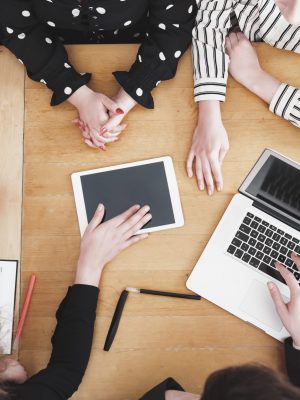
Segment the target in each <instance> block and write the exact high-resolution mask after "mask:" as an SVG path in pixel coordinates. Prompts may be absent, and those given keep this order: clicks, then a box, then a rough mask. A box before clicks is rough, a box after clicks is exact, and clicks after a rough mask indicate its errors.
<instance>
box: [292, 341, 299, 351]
mask: <svg viewBox="0 0 300 400" xmlns="http://www.w3.org/2000/svg"><path fill="white" fill-rule="evenodd" d="M293 347H294V349H295V350H300V346H296V345H295V343H294V342H293Z"/></svg>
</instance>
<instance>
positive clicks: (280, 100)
mask: <svg viewBox="0 0 300 400" xmlns="http://www.w3.org/2000/svg"><path fill="white" fill-rule="evenodd" d="M299 93H300V92H299V89H297V88H295V87H293V86H290V85H288V84H286V83H282V84H281V85H280V86H279V88H278V90H277V92H276V93H275V95H274V97H273V99H272V101H271V104H270V107H269V110H270V111H271V112H272V113H274V114H276V115H278V116H279V117H282V118H284V119H287V120H290V113H291V112H292V110H293V108H294V106H295V104H296V103H297V102H298V101H299V100H298V99H299V97H300V96H299Z"/></svg>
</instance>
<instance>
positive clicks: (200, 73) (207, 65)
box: [192, 0, 233, 101]
mask: <svg viewBox="0 0 300 400" xmlns="http://www.w3.org/2000/svg"><path fill="white" fill-rule="evenodd" d="M198 7H199V9H198V14H197V17H196V25H195V28H194V30H193V41H192V45H193V46H192V51H193V63H194V95H195V101H205V100H218V101H225V94H226V84H227V77H228V64H229V58H228V55H227V54H226V52H225V38H226V36H227V34H228V30H229V28H230V26H231V23H230V14H231V12H232V11H233V8H232V1H231V0H223V1H220V0H213V1H211V0H202V1H200V2H199V6H198Z"/></svg>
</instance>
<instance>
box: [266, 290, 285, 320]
mask: <svg viewBox="0 0 300 400" xmlns="http://www.w3.org/2000/svg"><path fill="white" fill-rule="evenodd" d="M268 288H269V291H270V294H271V297H272V300H273V303H274V305H275V308H276V311H277V313H278V315H279V317H280V319H281V321H282V322H283V324H284V325H285V324H286V322H287V319H288V309H287V306H286V305H285V303H284V301H283V299H282V297H281V294H280V291H279V289H278V287H277V285H275V283H273V282H268Z"/></svg>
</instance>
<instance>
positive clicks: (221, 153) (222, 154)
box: [219, 147, 228, 165]
mask: <svg viewBox="0 0 300 400" xmlns="http://www.w3.org/2000/svg"><path fill="white" fill-rule="evenodd" d="M227 151H228V150H227V149H226V148H225V147H221V149H220V153H219V162H220V164H221V165H222V163H223V161H224V158H225V156H226V154H227Z"/></svg>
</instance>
